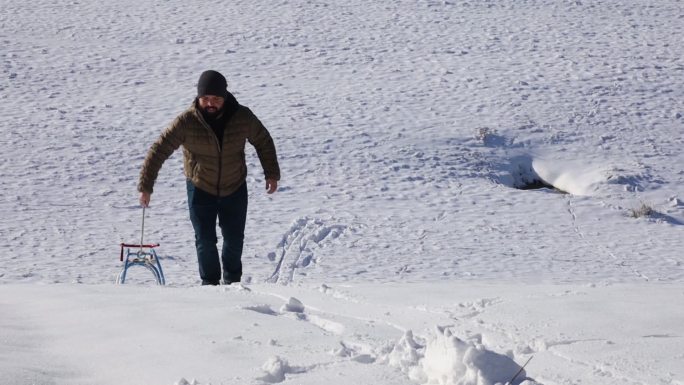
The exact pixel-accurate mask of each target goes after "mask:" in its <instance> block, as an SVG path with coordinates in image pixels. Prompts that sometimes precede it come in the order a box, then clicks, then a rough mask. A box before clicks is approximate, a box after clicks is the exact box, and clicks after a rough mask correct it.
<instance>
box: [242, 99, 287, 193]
mask: <svg viewBox="0 0 684 385" xmlns="http://www.w3.org/2000/svg"><path fill="white" fill-rule="evenodd" d="M250 114H251V115H252V124H251V125H250V130H249V136H248V137H247V140H248V141H249V143H250V144H251V145H252V146H254V148H255V149H256V152H257V155H258V156H259V162H261V167H262V168H263V169H264V176H265V177H266V179H275V180H280V166H279V165H278V156H277V155H276V149H275V145H274V144H273V138H271V134H270V133H269V132H268V130H267V129H266V127H264V125H263V124H261V121H259V119H258V118H257V117H256V116H254V114H252V113H251V111H250Z"/></svg>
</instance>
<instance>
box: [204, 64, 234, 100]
mask: <svg viewBox="0 0 684 385" xmlns="http://www.w3.org/2000/svg"><path fill="white" fill-rule="evenodd" d="M227 87H228V83H227V82H226V78H225V77H223V75H221V74H220V73H218V72H216V71H212V70H209V71H204V72H202V75H200V78H199V81H198V82H197V96H198V97H200V96H204V95H215V96H221V97H223V98H225V97H226V95H227V94H228V90H227V89H226V88H227Z"/></svg>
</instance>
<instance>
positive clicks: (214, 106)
mask: <svg viewBox="0 0 684 385" xmlns="http://www.w3.org/2000/svg"><path fill="white" fill-rule="evenodd" d="M198 100H199V106H200V108H202V109H203V110H204V111H206V112H207V113H209V114H215V113H217V112H218V111H219V110H220V109H221V108H223V102H224V100H223V98H222V97H220V96H216V95H204V96H200V97H199V98H198Z"/></svg>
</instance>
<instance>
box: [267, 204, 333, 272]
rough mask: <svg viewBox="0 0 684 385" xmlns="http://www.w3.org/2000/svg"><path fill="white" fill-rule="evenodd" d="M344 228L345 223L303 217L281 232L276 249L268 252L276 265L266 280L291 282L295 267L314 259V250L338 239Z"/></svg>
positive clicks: (311, 261)
mask: <svg viewBox="0 0 684 385" xmlns="http://www.w3.org/2000/svg"><path fill="white" fill-rule="evenodd" d="M346 229H347V226H345V225H326V224H325V223H324V221H323V220H321V219H313V218H306V217H305V218H300V219H298V220H296V221H295V222H294V223H293V224H292V226H291V227H290V229H289V230H288V231H287V232H286V233H285V234H284V235H283V238H282V240H281V241H280V242H279V243H278V245H277V246H276V250H275V252H273V253H270V254H269V258H270V259H272V260H274V261H277V264H276V267H275V270H274V271H273V273H272V274H271V276H270V277H269V278H268V279H266V282H270V283H282V284H284V285H287V284H288V283H290V282H292V281H293V280H294V276H295V274H296V272H297V269H302V268H306V267H308V266H309V265H311V264H312V263H315V262H316V257H315V254H314V250H315V249H317V248H319V247H321V246H322V243H323V242H325V241H326V240H332V239H336V238H338V237H339V236H340V235H342V233H344V231H345V230H346Z"/></svg>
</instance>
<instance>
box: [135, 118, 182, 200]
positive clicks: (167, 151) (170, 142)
mask: <svg viewBox="0 0 684 385" xmlns="http://www.w3.org/2000/svg"><path fill="white" fill-rule="evenodd" d="M184 141H185V138H184V135H183V130H182V120H181V117H178V118H176V119H175V120H174V121H173V123H171V125H170V126H169V127H168V128H167V129H166V130H164V132H163V133H162V134H161V135H160V136H159V139H157V141H156V142H154V144H152V147H150V150H149V151H148V152H147V156H146V157H145V161H144V162H143V165H142V169H141V170H140V180H139V182H138V191H140V192H147V193H150V194H151V193H152V191H153V187H154V182H155V180H157V175H158V174H159V170H160V169H161V167H162V164H164V161H166V160H167V159H168V158H169V157H170V156H171V154H173V152H174V151H176V150H177V149H178V147H180V145H181V144H183V142H184Z"/></svg>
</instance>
